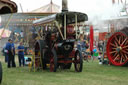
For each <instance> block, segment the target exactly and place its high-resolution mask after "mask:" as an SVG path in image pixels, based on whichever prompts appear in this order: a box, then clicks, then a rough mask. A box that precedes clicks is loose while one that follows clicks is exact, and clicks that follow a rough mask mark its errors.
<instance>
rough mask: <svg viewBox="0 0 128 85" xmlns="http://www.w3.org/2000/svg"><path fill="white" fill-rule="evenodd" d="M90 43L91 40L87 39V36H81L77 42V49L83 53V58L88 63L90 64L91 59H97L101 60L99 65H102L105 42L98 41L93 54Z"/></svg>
mask: <svg viewBox="0 0 128 85" xmlns="http://www.w3.org/2000/svg"><path fill="white" fill-rule="evenodd" d="M88 42H89V40H88V39H85V36H84V35H83V34H81V35H80V37H79V40H78V41H77V49H78V50H80V51H81V52H82V55H83V58H84V60H86V61H87V62H89V60H88V58H89V57H90V59H91V60H92V61H94V60H95V59H96V58H97V59H98V60H99V64H102V54H103V46H104V41H98V42H97V44H96V45H95V46H94V48H93V50H92V51H91V52H90V50H89V43H88ZM88 50H89V51H88Z"/></svg>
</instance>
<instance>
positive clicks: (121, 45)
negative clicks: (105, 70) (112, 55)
mask: <svg viewBox="0 0 128 85" xmlns="http://www.w3.org/2000/svg"><path fill="white" fill-rule="evenodd" d="M126 40H127V38H125V40H124V41H123V42H122V44H121V46H122V45H123V44H124V43H125V41H126Z"/></svg>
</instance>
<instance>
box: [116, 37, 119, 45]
mask: <svg viewBox="0 0 128 85" xmlns="http://www.w3.org/2000/svg"><path fill="white" fill-rule="evenodd" d="M115 40H116V42H118V39H117V37H116V36H115ZM118 44H119V42H118Z"/></svg>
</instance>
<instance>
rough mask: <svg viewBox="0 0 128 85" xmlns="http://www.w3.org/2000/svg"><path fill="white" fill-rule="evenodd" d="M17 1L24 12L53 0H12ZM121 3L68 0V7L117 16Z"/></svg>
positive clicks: (89, 13)
mask: <svg viewBox="0 0 128 85" xmlns="http://www.w3.org/2000/svg"><path fill="white" fill-rule="evenodd" d="M12 1H14V2H16V3H17V5H18V11H19V12H21V7H20V4H21V6H22V8H23V11H24V12H27V11H32V10H34V9H36V8H39V7H41V6H44V5H46V4H49V3H50V1H51V0H12ZM117 1H118V0H117ZM61 2H62V0H53V3H54V4H57V5H59V6H60V10H61ZM121 6H122V5H121V4H118V3H116V4H115V5H112V0H68V8H69V10H70V11H79V12H84V13H86V14H88V15H89V17H95V16H98V17H102V18H106V17H110V16H117V15H118V13H119V9H120V8H121Z"/></svg>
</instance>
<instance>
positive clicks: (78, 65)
mask: <svg viewBox="0 0 128 85" xmlns="http://www.w3.org/2000/svg"><path fill="white" fill-rule="evenodd" d="M74 66H75V70H76V71H77V72H82V69H83V57H82V54H81V52H80V51H76V53H75V62H74Z"/></svg>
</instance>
